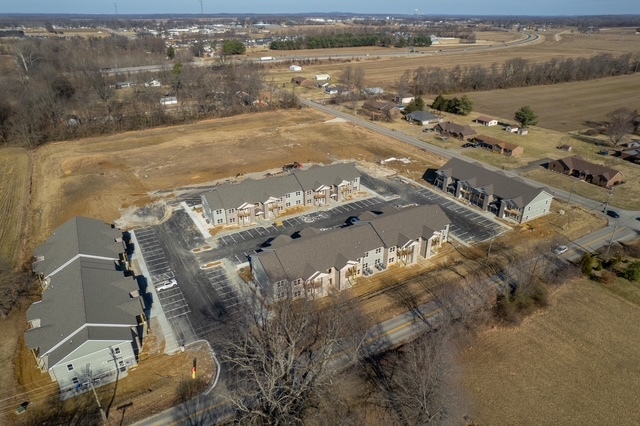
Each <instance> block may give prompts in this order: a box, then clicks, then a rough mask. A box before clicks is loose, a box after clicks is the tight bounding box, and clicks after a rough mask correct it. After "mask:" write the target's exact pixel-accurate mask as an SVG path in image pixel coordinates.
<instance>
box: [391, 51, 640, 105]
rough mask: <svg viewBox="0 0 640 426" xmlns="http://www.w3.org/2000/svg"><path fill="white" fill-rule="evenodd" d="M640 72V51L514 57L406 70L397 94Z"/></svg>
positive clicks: (548, 82) (524, 84)
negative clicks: (541, 59)
mask: <svg viewBox="0 0 640 426" xmlns="http://www.w3.org/2000/svg"><path fill="white" fill-rule="evenodd" d="M638 71H640V52H638V53H636V54H631V53H625V54H622V55H620V56H614V55H611V54H609V53H600V54H598V55H595V56H592V57H590V58H565V59H557V58H553V59H550V60H548V61H546V62H540V63H536V62H532V61H528V60H526V59H523V58H520V57H518V58H512V59H509V60H507V61H506V62H505V63H504V64H503V65H499V64H497V63H494V64H492V65H491V66H482V65H471V66H463V65H458V66H456V67H454V68H452V69H445V68H440V67H433V68H431V67H430V68H426V67H419V68H417V69H416V70H414V71H413V72H411V71H409V70H406V71H405V72H404V73H403V74H402V76H401V77H400V79H399V80H398V81H397V88H398V92H405V91H411V92H412V93H414V94H416V95H424V94H428V93H430V94H440V93H457V92H470V91H478V90H493V89H508V88H511V87H527V86H536V85H547V84H557V83H567V82H571V81H585V80H593V79H597V78H604V77H613V76H619V75H626V74H633V73H637V72H638Z"/></svg>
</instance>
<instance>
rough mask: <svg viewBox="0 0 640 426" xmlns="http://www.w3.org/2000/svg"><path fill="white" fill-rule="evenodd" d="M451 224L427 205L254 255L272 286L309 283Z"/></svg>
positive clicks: (438, 210)
mask: <svg viewBox="0 0 640 426" xmlns="http://www.w3.org/2000/svg"><path fill="white" fill-rule="evenodd" d="M449 223H450V221H449V219H448V217H447V216H446V215H445V213H444V212H443V211H442V209H441V208H440V207H439V206H436V205H425V206H419V207H412V208H405V209H402V210H399V211H396V212H393V213H391V212H389V213H384V214H382V215H380V216H376V217H375V218H372V219H371V221H368V222H364V221H361V222H359V224H357V225H355V226H350V227H347V228H342V229H335V230H330V231H325V232H322V233H319V234H318V233H316V232H309V233H305V232H304V231H303V232H301V235H302V236H301V238H298V239H295V240H291V241H290V242H289V243H288V244H282V243H280V244H278V245H277V247H272V249H271V250H265V251H264V252H261V253H258V254H255V255H253V256H252V257H253V258H254V259H256V260H258V261H259V262H260V263H261V264H262V267H263V268H264V270H265V272H266V273H267V275H268V276H269V279H270V280H271V281H272V282H277V281H280V280H285V279H287V280H290V281H291V280H295V279H298V278H303V279H308V278H309V277H310V276H311V275H313V274H314V273H315V272H316V271H323V272H324V271H326V270H327V269H329V268H332V267H334V268H338V269H341V268H343V267H344V266H345V265H346V264H347V261H348V260H352V261H355V260H356V259H358V258H360V257H362V255H363V254H364V252H366V251H370V250H373V249H376V248H378V247H383V246H384V247H391V246H398V245H399V246H402V245H404V244H405V243H406V242H407V241H409V240H410V239H415V238H417V237H419V236H422V237H424V238H430V237H431V236H432V235H433V231H434V230H440V229H443V228H444V227H445V226H446V225H447V224H449Z"/></svg>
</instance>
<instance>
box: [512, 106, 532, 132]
mask: <svg viewBox="0 0 640 426" xmlns="http://www.w3.org/2000/svg"><path fill="white" fill-rule="evenodd" d="M513 118H514V119H515V120H516V121H517V122H518V123H520V125H521V126H522V127H527V126H534V125H536V124H537V123H538V116H537V115H536V114H535V113H534V112H533V110H532V109H531V107H530V106H523V107H522V108H520V109H519V110H517V111H516V113H515V114H514V116H513Z"/></svg>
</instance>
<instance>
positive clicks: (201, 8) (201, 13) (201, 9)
mask: <svg viewBox="0 0 640 426" xmlns="http://www.w3.org/2000/svg"><path fill="white" fill-rule="evenodd" d="M200 15H204V6H203V5H202V0H200Z"/></svg>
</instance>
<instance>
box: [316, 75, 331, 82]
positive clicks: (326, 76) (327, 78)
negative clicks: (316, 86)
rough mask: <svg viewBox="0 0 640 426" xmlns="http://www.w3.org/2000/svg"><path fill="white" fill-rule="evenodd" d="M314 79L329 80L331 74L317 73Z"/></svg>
mask: <svg viewBox="0 0 640 426" xmlns="http://www.w3.org/2000/svg"><path fill="white" fill-rule="evenodd" d="M314 78H315V80H316V81H329V80H331V76H330V75H329V74H318V75H316V76H315V77H314Z"/></svg>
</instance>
